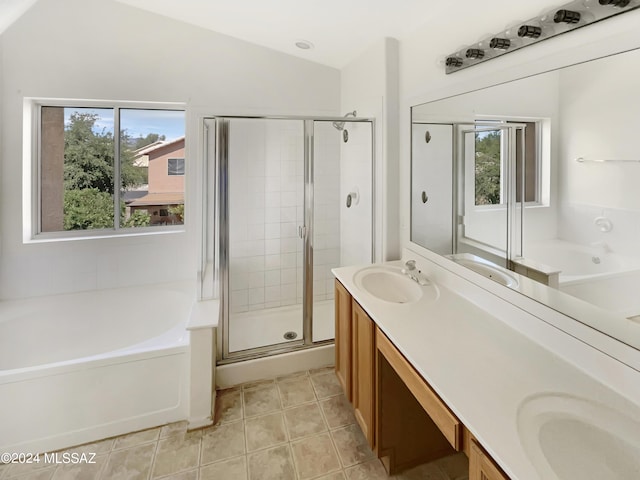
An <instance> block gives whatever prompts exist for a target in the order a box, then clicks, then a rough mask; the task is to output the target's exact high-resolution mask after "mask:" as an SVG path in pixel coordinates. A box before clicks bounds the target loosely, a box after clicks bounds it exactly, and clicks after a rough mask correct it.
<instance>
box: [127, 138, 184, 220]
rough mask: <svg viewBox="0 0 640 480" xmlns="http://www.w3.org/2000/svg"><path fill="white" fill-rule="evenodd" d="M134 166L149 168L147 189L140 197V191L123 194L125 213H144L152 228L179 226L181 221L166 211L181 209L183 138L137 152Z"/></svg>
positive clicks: (182, 199) (178, 217) (155, 144)
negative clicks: (148, 216) (139, 211)
mask: <svg viewBox="0 0 640 480" xmlns="http://www.w3.org/2000/svg"><path fill="white" fill-rule="evenodd" d="M134 165H136V166H138V167H148V169H149V170H148V174H149V180H148V181H149V185H148V187H149V188H148V191H147V192H146V194H144V195H142V196H139V195H140V192H139V191H138V192H136V191H132V192H127V193H126V194H125V201H126V204H127V213H128V214H133V212H135V211H136V210H143V211H146V212H147V213H148V214H149V215H150V216H151V225H174V224H182V223H183V219H182V217H180V216H177V215H174V214H171V212H170V211H169V210H170V209H171V208H175V207H178V206H180V205H184V137H180V138H177V139H175V140H170V141H164V142H154V143H152V144H151V145H148V146H146V147H144V148H141V149H139V150H137V151H136V154H135V160H134ZM129 194H131V195H129ZM132 197H137V198H132Z"/></svg>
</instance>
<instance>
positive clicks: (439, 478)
mask: <svg viewBox="0 0 640 480" xmlns="http://www.w3.org/2000/svg"><path fill="white" fill-rule="evenodd" d="M392 478H393V479H394V480H449V478H448V477H447V476H446V475H445V474H444V473H442V471H441V470H440V469H439V468H438V467H437V466H436V465H435V464H434V463H433V462H431V463H425V464H424V465H418V466H417V467H413V468H410V469H409V470H405V471H404V472H402V473H399V474H397V475H394V476H393V477H392Z"/></svg>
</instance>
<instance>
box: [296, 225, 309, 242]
mask: <svg viewBox="0 0 640 480" xmlns="http://www.w3.org/2000/svg"><path fill="white" fill-rule="evenodd" d="M306 235H307V227H305V226H304V225H299V226H298V236H299V237H300V238H302V239H303V240H304V237H305V236H306Z"/></svg>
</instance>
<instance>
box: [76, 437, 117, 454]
mask: <svg viewBox="0 0 640 480" xmlns="http://www.w3.org/2000/svg"><path fill="white" fill-rule="evenodd" d="M114 443H115V439H113V438H107V439H106V440H99V441H97V442H92V443H85V444H84V445H79V446H77V447H73V448H69V449H67V450H65V452H70V453H80V454H82V453H95V454H96V455H100V454H103V453H109V452H110V451H111V449H112V448H113V444H114Z"/></svg>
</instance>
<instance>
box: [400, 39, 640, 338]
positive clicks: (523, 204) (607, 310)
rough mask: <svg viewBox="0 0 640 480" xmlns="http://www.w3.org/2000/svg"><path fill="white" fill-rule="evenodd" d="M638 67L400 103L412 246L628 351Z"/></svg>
mask: <svg viewBox="0 0 640 480" xmlns="http://www.w3.org/2000/svg"><path fill="white" fill-rule="evenodd" d="M638 65H640V50H631V51H627V52H623V53H619V54H616V55H611V56H608V57H604V58H600V59H596V60H592V61H589V62H585V63H581V64H577V65H572V66H568V67H564V68H561V69H558V70H553V71H549V72H546V73H542V74H539V75H535V76H530V77H527V78H522V79H519V80H515V81H511V82H508V83H503V84H500V85H496V86H492V87H489V88H484V89H481V90H476V91H472V92H469V93H465V94H461V95H456V96H453V97H449V98H445V99H441V100H438V101H434V102H429V103H425V104H422V105H417V106H414V107H412V117H411V118H412V135H411V142H412V147H411V241H412V242H413V243H416V244H418V245H420V246H422V247H425V248H427V249H429V250H431V251H433V252H435V253H438V254H440V255H443V256H446V257H448V258H449V259H450V260H451V261H452V262H456V263H459V264H462V265H464V266H466V267H468V268H470V269H472V270H475V271H476V272H477V273H479V274H481V275H484V276H486V277H488V278H491V279H493V280H495V281H496V282H499V283H501V284H503V285H504V286H505V288H511V289H515V290H518V291H520V292H521V293H523V294H526V295H528V296H530V297H532V298H534V299H535V300H537V301H540V302H543V303H545V304H547V305H548V306H550V307H552V308H554V309H556V310H559V311H561V312H562V313H565V314H567V315H569V316H572V317H574V318H576V319H577V320H580V321H582V322H585V323H588V324H589V325H590V326H592V327H594V328H596V329H598V330H600V331H602V332H603V333H605V334H607V335H610V336H612V337H615V338H617V339H618V340H620V341H622V342H624V343H626V344H628V345H631V346H633V347H635V348H636V349H640V295H639V294H638V285H640V148H639V146H640V143H639V141H638V135H639V132H640V108H639V107H638V106H639V105H640V89H638V87H637V86H638V85H640V68H638ZM515 272H517V273H515ZM532 282H540V283H543V284H546V285H547V286H546V287H544V288H531V284H532ZM523 284H524V285H523ZM536 285H537V283H536ZM548 289H553V292H552V291H551V290H548ZM545 292H546V293H545ZM557 292H560V294H558V293H557ZM586 304H589V305H594V306H595V307H597V309H593V308H591V307H589V308H587V310H589V312H591V313H590V314H589V315H582V312H583V311H584V310H585V308H584V307H585V305H586ZM593 312H595V314H594V313H593Z"/></svg>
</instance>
